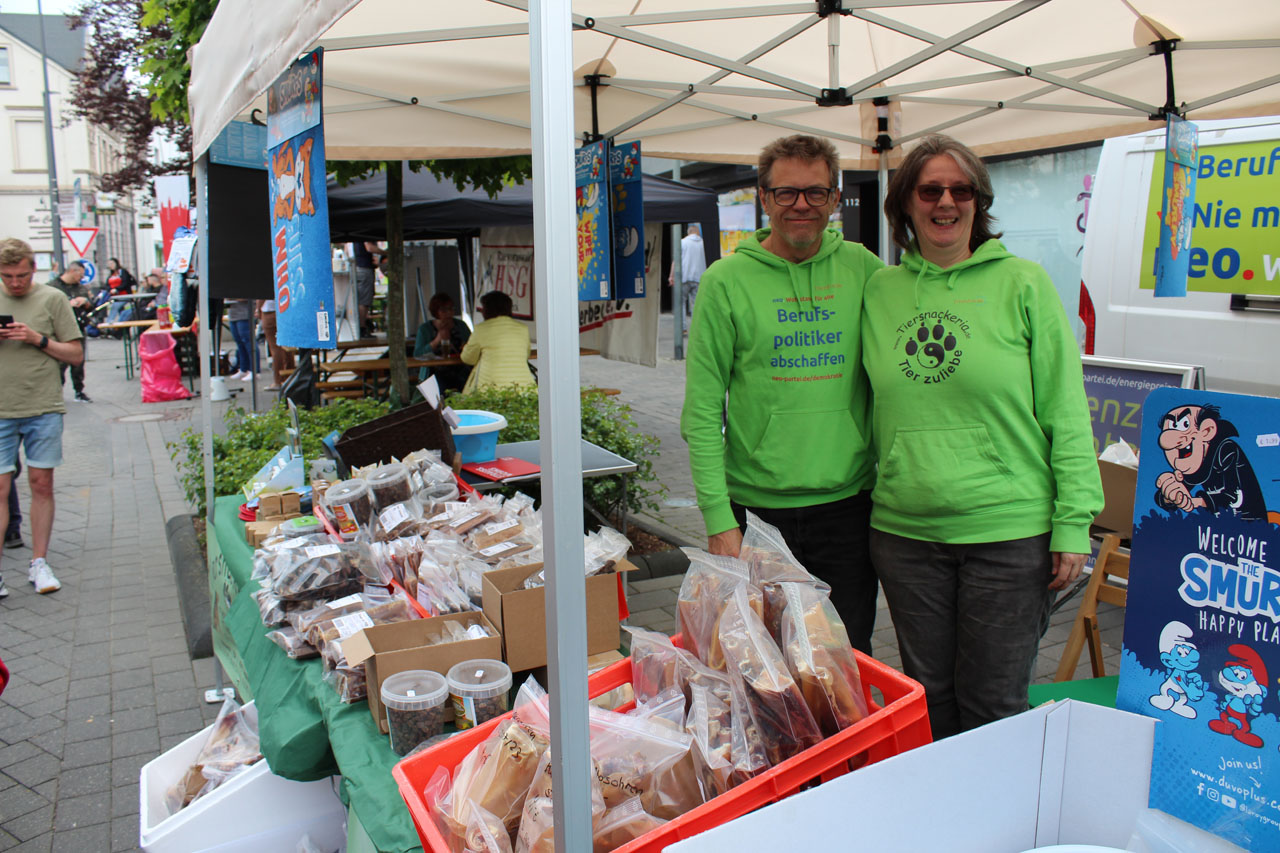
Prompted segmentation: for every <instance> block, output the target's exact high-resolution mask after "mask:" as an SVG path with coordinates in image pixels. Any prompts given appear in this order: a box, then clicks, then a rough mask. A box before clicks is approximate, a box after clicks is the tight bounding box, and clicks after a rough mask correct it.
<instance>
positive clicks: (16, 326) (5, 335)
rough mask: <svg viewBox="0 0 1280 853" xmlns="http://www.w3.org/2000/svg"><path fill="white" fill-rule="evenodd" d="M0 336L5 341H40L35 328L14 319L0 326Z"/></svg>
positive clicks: (25, 342)
mask: <svg viewBox="0 0 1280 853" xmlns="http://www.w3.org/2000/svg"><path fill="white" fill-rule="evenodd" d="M0 338H2V339H4V340H7V341H21V342H22V343H24V344H38V343H40V335H38V334H36V331H35V329H33V328H31V327H30V326H28V325H26V324H24V323H18V322H16V321H15V322H13V323H10V324H9V325H7V326H3V327H0Z"/></svg>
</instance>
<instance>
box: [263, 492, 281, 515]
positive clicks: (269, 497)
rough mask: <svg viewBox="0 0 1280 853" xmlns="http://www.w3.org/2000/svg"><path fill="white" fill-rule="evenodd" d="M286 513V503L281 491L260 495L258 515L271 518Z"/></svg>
mask: <svg viewBox="0 0 1280 853" xmlns="http://www.w3.org/2000/svg"><path fill="white" fill-rule="evenodd" d="M283 514H284V503H283V501H281V495H280V493H279V492H272V493H270V494H261V495H258V517H259V518H270V517H271V516H273V515H283Z"/></svg>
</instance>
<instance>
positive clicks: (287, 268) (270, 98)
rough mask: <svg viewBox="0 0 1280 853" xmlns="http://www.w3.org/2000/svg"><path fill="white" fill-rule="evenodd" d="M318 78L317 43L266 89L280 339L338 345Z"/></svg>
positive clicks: (309, 346)
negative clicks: (315, 48)
mask: <svg viewBox="0 0 1280 853" xmlns="http://www.w3.org/2000/svg"><path fill="white" fill-rule="evenodd" d="M321 79H322V54H321V51H320V50H315V51H313V52H311V53H309V54H307V55H306V56H304V57H303V58H302V59H299V60H298V61H297V62H295V63H294V64H293V65H292V66H290V67H289V70H288V71H286V72H285V73H284V74H282V75H281V77H280V79H279V80H277V81H276V83H275V84H274V85H272V87H271V88H270V89H269V90H268V91H267V139H268V142H269V144H270V145H271V148H270V149H268V152H267V162H268V169H269V174H268V182H267V183H268V186H269V187H270V204H271V253H272V263H273V267H274V271H275V291H276V324H277V327H276V339H277V340H278V341H279V343H280V345H281V346H287V347H299V348H303V349H317V348H318V349H333V348H334V346H335V344H336V335H335V333H334V329H335V325H334V293H333V266H332V260H331V253H330V247H329V199H328V196H327V195H326V193H325V159H324V124H323V123H322V122H321V120H320V116H321V103H320V88H321V86H320V82H321ZM277 140H278V142H277Z"/></svg>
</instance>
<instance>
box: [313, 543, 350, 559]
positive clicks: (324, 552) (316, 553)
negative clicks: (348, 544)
mask: <svg viewBox="0 0 1280 853" xmlns="http://www.w3.org/2000/svg"><path fill="white" fill-rule="evenodd" d="M341 551H342V549H341V548H339V547H338V546H337V545H312V546H311V547H309V548H307V559H308V560H318V559H320V558H321V557H331V556H333V555H334V554H337V553H339V552H341Z"/></svg>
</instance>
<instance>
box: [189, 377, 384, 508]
mask: <svg viewBox="0 0 1280 853" xmlns="http://www.w3.org/2000/svg"><path fill="white" fill-rule="evenodd" d="M388 410H389V407H388V406H387V404H386V403H382V402H379V401H377V400H345V399H339V400H334V401H333V402H332V403H331V404H329V405H328V406H321V407H320V408H317V409H298V426H299V427H300V428H301V431H302V456H303V459H304V460H306V461H307V462H308V463H310V461H311V460H312V459H320V458H322V457H323V456H324V455H325V454H324V447H323V445H322V444H321V439H323V438H324V437H325V436H326V435H328V434H329V433H331V432H333V431H334V430H335V429H336V430H337V431H338V432H343V431H344V430H347V429H349V428H350V427H353V426H357V425H359V424H362V423H365V422H366V421H370V420H373V419H374V418H377V417H381V416H382V415H385V414H386V413H387V411H388ZM225 422H226V425H227V431H226V434H225V435H214V437H213V493H214V494H215V495H218V496H221V495H230V494H234V493H236V492H238V491H240V487H241V486H242V485H243V484H244V482H245V481H246V480H248V479H249V478H250V477H252V476H253V475H254V474H255V473H256V472H257V471H258V469H259V468H261V467H262V466H263V465H265V464H267V461H268V460H270V459H271V457H272V456H274V455H275V454H276V453H277V452H278V451H279V450H280V448H281V447H283V446H284V445H285V444H287V443H288V441H289V439H288V434H287V432H286V430H287V428H288V427H289V426H290V423H289V407H288V405H287V404H285V403H279V404H277V405H276V406H275V407H273V408H271V409H269V410H267V411H265V412H260V413H258V414H254V413H252V412H249V411H246V410H245V409H242V408H240V407H238V406H234V407H232V408H231V409H230V410H228V411H227V414H226V418H225ZM203 451H204V443H203V438H202V436H201V433H200V430H199V429H197V428H195V427H192V428H189V429H187V430H185V431H183V433H182V437H181V438H180V439H179V440H178V441H176V442H170V443H169V455H170V456H172V457H173V460H174V462H175V464H176V465H177V466H178V479H179V481H180V482H181V483H182V488H183V490H184V491H185V492H186V495H187V502H188V503H190V504H191V505H192V506H194V507H196V509H197V511H198V512H199V513H200V515H202V516H203V515H204V514H205V501H204V494H205V488H204V486H205V483H204V452H203Z"/></svg>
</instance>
